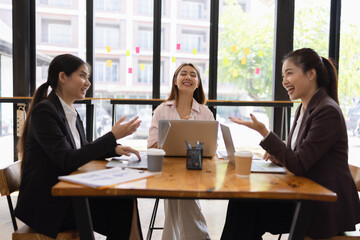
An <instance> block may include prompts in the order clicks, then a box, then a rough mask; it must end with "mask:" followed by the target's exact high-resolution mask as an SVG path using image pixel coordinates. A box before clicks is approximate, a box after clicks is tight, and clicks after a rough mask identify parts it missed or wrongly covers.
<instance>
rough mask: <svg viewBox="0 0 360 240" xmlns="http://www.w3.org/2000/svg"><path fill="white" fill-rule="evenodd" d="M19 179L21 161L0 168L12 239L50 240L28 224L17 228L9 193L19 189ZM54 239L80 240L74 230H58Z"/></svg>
mask: <svg viewBox="0 0 360 240" xmlns="http://www.w3.org/2000/svg"><path fill="white" fill-rule="evenodd" d="M20 179H21V161H17V162H14V163H12V164H10V165H9V166H7V167H5V168H3V169H0V194H1V196H6V198H7V202H8V205H9V211H10V217H11V221H12V224H13V228H14V232H13V234H12V240H32V239H36V240H52V238H49V237H47V236H45V235H43V234H41V233H37V232H35V231H34V230H32V229H31V228H30V227H29V226H27V225H24V226H22V227H21V228H20V229H18V225H17V222H16V218H15V214H14V208H13V204H12V201H11V196H10V195H11V193H13V192H16V191H18V190H19V187H20ZM56 240H80V236H79V233H78V232H77V231H75V230H71V231H64V232H60V233H59V234H58V235H57V238H56Z"/></svg>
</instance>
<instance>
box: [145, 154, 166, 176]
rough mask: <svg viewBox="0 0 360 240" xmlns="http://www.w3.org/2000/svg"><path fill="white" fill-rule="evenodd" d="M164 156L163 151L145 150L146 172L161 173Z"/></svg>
mask: <svg viewBox="0 0 360 240" xmlns="http://www.w3.org/2000/svg"><path fill="white" fill-rule="evenodd" d="M164 156H165V151H164V150H162V149H158V148H149V149H148V150H147V161H148V170H149V171H150V172H161V170H162V165H163V161H164Z"/></svg>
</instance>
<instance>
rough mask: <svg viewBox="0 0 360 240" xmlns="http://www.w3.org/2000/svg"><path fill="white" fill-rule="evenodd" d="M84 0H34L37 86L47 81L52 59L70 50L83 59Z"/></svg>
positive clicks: (84, 49) (84, 50)
mask: <svg viewBox="0 0 360 240" xmlns="http://www.w3.org/2000/svg"><path fill="white" fill-rule="evenodd" d="M85 8H86V1H85V0H37V1H36V87H38V86H40V85H41V84H42V83H44V82H45V81H46V78H47V71H48V66H49V64H50V62H51V60H52V59H53V58H54V57H55V56H57V55H59V54H63V53H71V54H74V55H76V56H79V57H80V58H82V59H84V60H85V58H86V57H85V54H86V48H85V34H86V33H85V31H86V29H85V16H86V9H85Z"/></svg>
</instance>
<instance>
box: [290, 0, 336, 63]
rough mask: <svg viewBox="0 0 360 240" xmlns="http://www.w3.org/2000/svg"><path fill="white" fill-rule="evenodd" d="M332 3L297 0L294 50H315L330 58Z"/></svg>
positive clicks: (320, 0)
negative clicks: (305, 48) (306, 48)
mask: <svg viewBox="0 0 360 240" xmlns="http://www.w3.org/2000/svg"><path fill="white" fill-rule="evenodd" d="M330 1H331V0H319V1H311V0H295V23H294V49H298V48H304V47H308V48H313V49H314V50H315V51H317V52H318V53H319V54H320V55H322V56H325V57H327V56H328V52H329V51H328V46H329V29H330V28H329V26H330ZM309 6H311V7H309Z"/></svg>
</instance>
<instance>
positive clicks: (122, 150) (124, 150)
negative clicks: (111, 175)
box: [115, 145, 141, 160]
mask: <svg viewBox="0 0 360 240" xmlns="http://www.w3.org/2000/svg"><path fill="white" fill-rule="evenodd" d="M115 152H116V153H117V154H119V155H125V156H130V153H134V154H135V155H136V156H137V157H138V158H139V160H141V158H140V154H139V152H138V151H137V150H135V149H133V148H131V147H128V146H122V145H117V146H116V148H115Z"/></svg>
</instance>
